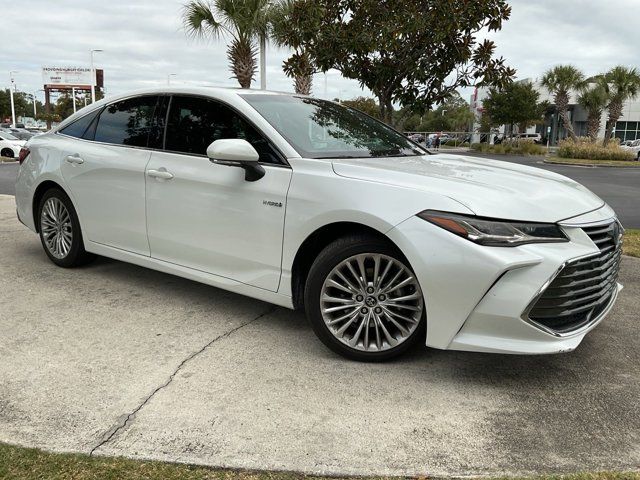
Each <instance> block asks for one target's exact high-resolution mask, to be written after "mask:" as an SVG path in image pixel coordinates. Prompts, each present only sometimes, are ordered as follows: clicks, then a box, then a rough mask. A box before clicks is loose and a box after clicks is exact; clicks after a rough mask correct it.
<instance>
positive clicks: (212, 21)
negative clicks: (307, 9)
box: [182, 0, 269, 88]
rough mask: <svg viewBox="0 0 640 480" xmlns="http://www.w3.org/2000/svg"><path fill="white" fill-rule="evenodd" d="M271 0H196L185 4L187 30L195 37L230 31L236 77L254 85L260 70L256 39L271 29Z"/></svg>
mask: <svg viewBox="0 0 640 480" xmlns="http://www.w3.org/2000/svg"><path fill="white" fill-rule="evenodd" d="M268 4H269V2H268V0H214V1H213V2H211V3H210V2H209V1H207V0H193V1H190V2H189V3H187V4H186V5H185V6H184V9H183V14H182V19H183V22H184V27H185V30H186V31H187V33H188V34H190V35H192V36H194V37H200V38H206V37H211V38H214V39H217V38H220V37H221V36H224V35H227V36H229V37H231V43H230V44H229V46H228V48H227V58H228V59H229V62H231V72H232V73H233V78H235V79H237V80H238V83H240V86H241V87H242V88H250V87H251V82H252V80H253V78H254V76H255V73H256V70H257V64H256V53H257V48H256V40H257V39H259V38H261V37H263V36H266V35H267V30H268Z"/></svg>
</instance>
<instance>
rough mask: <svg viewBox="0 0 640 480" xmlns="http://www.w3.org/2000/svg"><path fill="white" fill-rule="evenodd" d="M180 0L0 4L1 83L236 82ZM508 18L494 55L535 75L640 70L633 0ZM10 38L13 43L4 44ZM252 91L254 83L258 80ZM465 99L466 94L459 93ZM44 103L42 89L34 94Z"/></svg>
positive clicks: (558, 2)
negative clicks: (92, 67) (561, 69)
mask: <svg viewBox="0 0 640 480" xmlns="http://www.w3.org/2000/svg"><path fill="white" fill-rule="evenodd" d="M184 1H186V0H153V1H151V0H19V1H10V0H2V4H3V5H2V12H3V18H5V19H10V21H9V23H6V22H5V27H6V28H5V29H4V40H3V42H2V44H1V46H0V88H7V87H8V86H9V72H10V71H12V70H13V71H17V72H18V73H15V74H14V78H15V81H16V84H17V87H18V89H19V90H23V91H29V92H34V91H37V90H38V89H41V88H42V73H41V68H42V67H43V66H64V67H66V66H73V67H88V66H89V63H90V54H89V51H90V50H91V49H102V50H104V52H101V53H96V56H95V59H96V68H103V69H104V70H105V87H106V93H107V95H111V94H119V93H122V92H126V91H127V90H131V89H135V88H140V87H145V86H160V85H166V83H167V75H168V74H170V73H175V74H176V75H175V76H173V77H172V79H171V81H172V84H175V85H216V86H237V82H236V80H235V79H232V78H230V73H229V68H228V63H227V58H226V45H225V43H224V41H202V40H194V39H190V38H187V36H186V35H185V32H184V30H183V29H182V26H181V20H180V13H181V8H182V4H183V3H184ZM509 4H510V5H511V6H512V15H511V18H510V20H509V21H507V22H506V24H505V25H504V26H503V29H502V30H501V31H500V32H497V33H492V34H490V35H489V38H491V39H493V40H494V41H495V42H496V44H497V54H498V55H501V56H504V57H505V59H506V60H507V63H508V64H509V65H511V66H512V67H515V68H516V69H517V71H518V74H517V76H518V78H536V77H539V76H541V75H542V73H543V72H544V71H545V70H546V69H548V68H550V67H552V66H554V65H557V64H564V63H571V64H574V65H576V66H577V67H579V68H580V69H582V70H583V71H584V72H585V73H586V74H587V75H592V74H596V73H599V72H602V71H606V70H607V69H609V68H611V67H613V66H615V65H618V64H621V65H628V66H629V65H630V66H637V67H640V48H638V36H639V35H640V33H639V32H640V30H639V29H638V22H637V21H636V20H638V18H640V15H639V12H640V0H615V1H613V2H609V1H604V0H535V1H532V0H512V1H510V2H509ZM9 38H11V39H13V40H12V41H9ZM287 56H288V52H287V50H286V49H278V48H276V47H274V46H273V45H269V46H268V49H267V88H269V89H272V90H280V91H292V90H293V87H292V82H291V80H290V79H289V78H287V77H286V76H285V75H284V73H283V72H282V68H281V65H282V61H283V60H284V59H285V58H287ZM256 80H257V81H256V83H255V87H256V88H257V87H259V81H258V78H257V79H256ZM312 93H313V94H314V95H315V96H318V97H327V98H340V99H348V98H353V97H355V96H359V95H362V94H365V95H366V94H367V92H363V91H362V90H361V89H360V87H359V85H358V82H357V81H354V80H348V79H345V78H342V77H341V75H340V73H339V72H337V71H330V72H329V73H328V74H327V76H326V90H325V77H324V75H322V74H319V75H316V76H315V78H314V87H313V92H312ZM462 93H463V95H464V96H465V98H468V96H469V95H470V94H471V91H469V90H467V91H463V92H462ZM37 95H38V97H39V98H40V99H42V97H43V94H42V92H40V93H38V94H37Z"/></svg>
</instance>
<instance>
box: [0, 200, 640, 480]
mask: <svg viewBox="0 0 640 480" xmlns="http://www.w3.org/2000/svg"><path fill="white" fill-rule="evenodd" d="M14 212H15V209H14V204H13V198H11V197H1V196H0V245H2V249H1V250H0V278H1V279H2V283H1V290H0V292H1V293H0V332H1V334H0V359H2V361H1V362H0V441H4V442H11V443H18V444H22V445H28V446H38V447H43V448H47V449H51V450H55V451H79V452H85V453H89V452H93V453H94V454H97V455H125V456H128V457H134V458H153V459H160V460H168V461H180V462H189V463H197V464H207V465H214V466H226V467H236V468H256V469H282V470H294V471H302V472H310V473H328V474H394V475H413V474H422V475H430V476H446V475H456V476H461V475H484V474H492V475H499V474H527V473H542V472H569V471H585V470H608V469H614V470H629V469H638V467H639V466H640V413H639V411H638V408H637V403H638V398H640V349H638V348H637V341H638V337H639V335H638V334H639V324H638V309H639V307H640V260H638V259H632V258H627V257H625V259H624V261H623V268H622V273H621V281H622V282H623V283H624V284H625V285H626V288H625V289H624V290H623V291H622V293H621V297H620V300H619V302H618V304H617V305H616V307H615V308H614V310H613V313H612V314H611V315H610V317H609V318H608V319H607V320H605V321H604V322H603V323H602V324H601V325H600V326H599V327H598V328H597V329H596V330H594V331H593V332H592V333H591V334H590V335H589V336H588V337H587V338H586V339H585V341H584V342H583V344H582V345H581V346H580V347H579V348H578V350H577V351H575V352H573V353H570V354H565V355H555V356H545V357H524V356H498V355H488V354H471V353H463V352H445V351H437V350H430V349H426V348H424V347H419V348H416V349H414V350H412V351H411V352H409V353H408V354H407V355H406V356H404V357H402V358H401V359H399V360H397V361H395V362H391V363H387V364H378V365H369V364H360V363H354V362H349V361H347V360H344V359H342V358H341V357H338V356H336V355H334V354H333V353H331V352H330V351H328V350H327V349H326V348H325V347H324V346H323V345H322V344H321V343H320V342H319V341H318V340H316V338H315V337H314V335H313V332H312V331H311V328H310V327H309V326H308V325H307V323H306V320H305V319H304V317H303V315H301V314H299V313H295V312H291V311H287V310H285V309H280V308H274V307H272V306H270V305H267V304H265V303H262V302H259V301H255V300H251V299H247V298H245V297H241V296H238V295H235V294H232V293H227V292H224V291H222V290H217V289H215V288H212V287H207V286H204V285H200V284H197V283H194V282H191V281H188V280H183V279H180V278H177V277H172V276H169V275H165V274H162V273H158V272H154V271H151V270H146V269H143V268H140V267H136V266H132V265H127V264H124V263H120V262H116V261H111V260H108V259H99V260H98V261H97V262H95V263H93V264H91V265H88V266H86V267H84V268H80V269H73V270H66V269H61V268H58V267H55V266H54V265H53V264H52V263H51V262H49V261H48V259H47V258H46V256H45V254H44V252H43V251H42V249H41V246H40V243H39V240H38V238H37V236H36V235H35V234H32V233H31V232H29V231H28V230H27V229H26V228H24V227H23V226H22V225H20V224H19V223H18V222H17V220H16V219H15V213H14Z"/></svg>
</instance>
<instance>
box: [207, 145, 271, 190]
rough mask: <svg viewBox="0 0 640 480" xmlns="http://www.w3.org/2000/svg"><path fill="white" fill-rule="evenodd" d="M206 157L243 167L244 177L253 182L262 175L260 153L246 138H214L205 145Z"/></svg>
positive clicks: (213, 160)
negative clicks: (209, 143)
mask: <svg viewBox="0 0 640 480" xmlns="http://www.w3.org/2000/svg"><path fill="white" fill-rule="evenodd" d="M207 157H209V160H210V161H211V162H212V163H217V164H219V165H227V166H229V167H240V168H242V169H244V179H245V180H246V181H247V182H255V181H256V180H260V179H261V178H262V177H264V174H265V171H264V168H263V167H262V165H260V164H259V163H258V159H259V158H260V155H258V152H256V149H255V148H253V147H252V146H251V144H250V143H249V142H247V141H246V140H242V139H240V138H228V139H224V140H216V141H215V142H213V143H212V144H211V145H209V147H207Z"/></svg>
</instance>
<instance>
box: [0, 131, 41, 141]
mask: <svg viewBox="0 0 640 480" xmlns="http://www.w3.org/2000/svg"><path fill="white" fill-rule="evenodd" d="M2 131H3V132H6V133H10V134H11V135H13V136H14V137H16V138H18V139H19V140H29V139H30V138H31V137H33V136H34V134H33V133H31V132H30V131H28V130H27V129H24V128H3V129H2Z"/></svg>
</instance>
